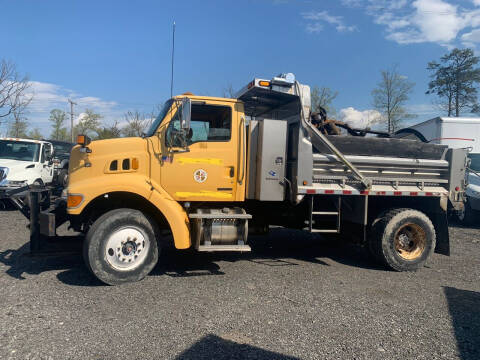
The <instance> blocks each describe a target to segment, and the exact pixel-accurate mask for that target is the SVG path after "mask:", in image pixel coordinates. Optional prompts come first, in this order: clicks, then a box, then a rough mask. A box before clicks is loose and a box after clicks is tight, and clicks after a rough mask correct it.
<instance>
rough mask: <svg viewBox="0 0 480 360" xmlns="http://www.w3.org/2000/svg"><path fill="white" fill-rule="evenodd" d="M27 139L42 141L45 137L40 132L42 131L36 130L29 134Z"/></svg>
mask: <svg viewBox="0 0 480 360" xmlns="http://www.w3.org/2000/svg"><path fill="white" fill-rule="evenodd" d="M27 137H28V138H30V139H34V140H41V139H42V138H43V135H42V133H41V132H40V129H38V128H35V129H33V130H31V131H30V132H29V133H28V136H27Z"/></svg>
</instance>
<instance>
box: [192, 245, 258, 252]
mask: <svg viewBox="0 0 480 360" xmlns="http://www.w3.org/2000/svg"><path fill="white" fill-rule="evenodd" d="M197 250H198V251H202V252H207V251H239V252H249V251H252V248H251V247H250V246H249V245H199V246H198V249H197Z"/></svg>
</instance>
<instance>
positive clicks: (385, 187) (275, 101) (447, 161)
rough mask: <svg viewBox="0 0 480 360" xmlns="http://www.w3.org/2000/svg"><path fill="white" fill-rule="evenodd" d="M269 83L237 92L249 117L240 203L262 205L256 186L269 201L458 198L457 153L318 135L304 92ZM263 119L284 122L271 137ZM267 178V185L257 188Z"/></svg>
mask: <svg viewBox="0 0 480 360" xmlns="http://www.w3.org/2000/svg"><path fill="white" fill-rule="evenodd" d="M275 79H279V77H278V78H274V79H273V80H272V81H267V80H262V79H255V80H254V81H252V82H251V83H250V84H249V85H248V86H247V87H246V88H244V89H242V90H241V91H240V93H239V95H238V97H239V98H240V99H241V100H242V101H243V102H244V103H245V112H246V114H247V115H248V116H249V117H250V119H251V121H250V123H249V124H250V126H249V129H248V134H249V136H248V147H249V151H248V157H247V158H248V167H247V171H248V173H249V176H248V183H247V192H248V193H247V198H251V199H257V200H264V199H265V198H262V195H265V193H264V192H263V193H262V191H261V189H259V184H261V186H262V187H263V188H264V189H268V199H269V200H276V201H281V200H284V199H290V200H291V201H300V200H299V199H301V196H302V195H303V194H325V195H328V194H332V195H339V194H341V195H378V196H449V198H450V200H451V201H452V202H459V201H461V200H462V199H461V196H460V194H461V193H462V192H463V189H464V186H465V184H464V179H465V166H466V152H465V151H463V150H451V149H450V150H449V149H448V148H447V146H442V145H434V144H426V143H422V142H417V141H412V140H403V139H394V138H381V137H373V136H366V137H361V136H346V135H345V136H333V135H330V136H328V135H324V134H322V133H320V131H319V130H318V129H317V128H316V127H315V126H314V125H313V124H312V123H311V122H310V88H309V87H308V86H306V85H301V84H299V83H298V82H293V83H292V82H291V81H290V82H288V81H284V82H283V83H282V82H281V81H280V82H275V81H274V80H275ZM280 79H281V78H280ZM262 84H263V85H262ZM268 84H269V85H268ZM271 121H279V122H283V123H284V124H285V126H279V127H277V130H276V133H275V136H274V137H273V138H272V136H271V134H269V132H268V131H263V130H262V128H263V127H264V125H265V127H267V125H266V124H267V123H270V122H271ZM268 127H269V128H271V127H272V126H271V125H268ZM282 131H284V132H285V134H283V133H282ZM259 134H260V135H259ZM262 134H263V135H262ZM283 139H286V141H284V140H283ZM266 144H268V146H266ZM259 149H260V151H259ZM283 154H285V155H283ZM283 156H285V158H286V159H285V161H282V160H281V159H283ZM265 164H267V165H265ZM279 165H282V166H283V167H282V166H280V167H279ZM283 174H284V175H283ZM268 181H270V184H271V186H265V183H266V182H267V183H268ZM278 184H281V185H282V186H278ZM272 189H276V190H272Z"/></svg>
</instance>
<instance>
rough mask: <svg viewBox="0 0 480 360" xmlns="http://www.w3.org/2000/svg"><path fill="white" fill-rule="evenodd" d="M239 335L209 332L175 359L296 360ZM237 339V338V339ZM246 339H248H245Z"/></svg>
mask: <svg viewBox="0 0 480 360" xmlns="http://www.w3.org/2000/svg"><path fill="white" fill-rule="evenodd" d="M242 338H243V337H242V336H241V335H235V334H227V335H226V336H223V337H219V336H216V335H213V334H209V335H206V336H204V337H203V338H201V339H200V340H199V341H197V342H196V343H195V344H193V345H192V346H191V347H189V348H188V349H187V350H185V351H183V352H182V353H181V354H180V355H178V356H177V357H176V358H175V359H176V360H194V359H195V360H198V359H208V360H210V359H216V360H223V359H225V360H227V359H228V360H231V359H232V360H235V359H257V360H267V359H268V360H270V359H278V360H297V359H298V358H296V357H292V356H287V355H283V354H280V353H277V352H273V351H269V350H264V349H262V348H259V347H256V346H253V345H250V344H247V343H245V340H247V339H243V340H242ZM237 339H238V340H237ZM247 341H248V340H247Z"/></svg>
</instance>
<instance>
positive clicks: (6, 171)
mask: <svg viewBox="0 0 480 360" xmlns="http://www.w3.org/2000/svg"><path fill="white" fill-rule="evenodd" d="M52 155H53V146H52V144H51V143H49V142H47V141H39V140H29V139H15V138H0V190H9V189H12V188H18V187H21V186H25V185H47V184H50V183H51V182H52V179H53V168H54V167H53V161H52Z"/></svg>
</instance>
